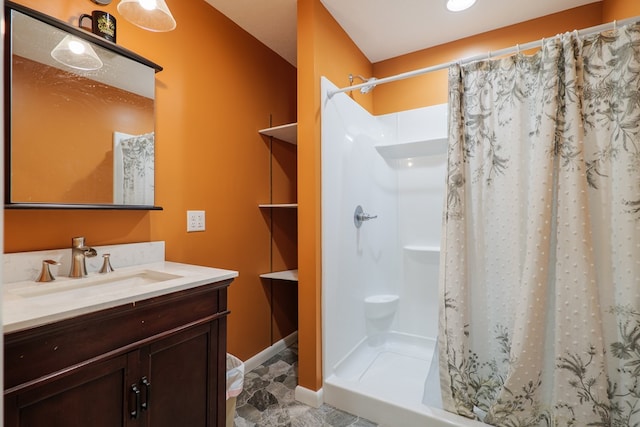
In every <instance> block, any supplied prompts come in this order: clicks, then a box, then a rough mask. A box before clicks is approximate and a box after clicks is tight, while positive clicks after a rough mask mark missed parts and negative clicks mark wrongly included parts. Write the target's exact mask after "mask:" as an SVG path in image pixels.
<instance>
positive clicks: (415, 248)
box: [404, 245, 440, 252]
mask: <svg viewBox="0 0 640 427" xmlns="http://www.w3.org/2000/svg"><path fill="white" fill-rule="evenodd" d="M404 250H405V251H411V252H440V247H439V246H425V245H407V246H404Z"/></svg>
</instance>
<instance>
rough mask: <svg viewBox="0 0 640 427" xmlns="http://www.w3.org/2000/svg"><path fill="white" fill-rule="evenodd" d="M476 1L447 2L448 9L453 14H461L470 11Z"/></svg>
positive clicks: (454, 0) (458, 0)
mask: <svg viewBox="0 0 640 427" xmlns="http://www.w3.org/2000/svg"><path fill="white" fill-rule="evenodd" d="M475 2H476V0H447V9H449V10H450V11H451V12H460V11H462V10H465V9H469V8H470V7H471V6H473V4H474V3H475Z"/></svg>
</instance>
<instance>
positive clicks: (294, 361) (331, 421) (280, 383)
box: [235, 344, 377, 427]
mask: <svg viewBox="0 0 640 427" xmlns="http://www.w3.org/2000/svg"><path fill="white" fill-rule="evenodd" d="M297 374H298V347H297V344H294V345H293V346H291V347H289V348H286V349H285V350H283V351H281V352H280V353H279V354H277V355H275V356H274V357H272V358H271V359H269V360H268V361H267V362H265V363H264V364H263V365H260V366H258V367H257V368H255V369H254V370H252V371H251V372H247V373H245V377H244V386H243V390H242V393H241V394H240V396H238V400H237V403H236V417H235V427H254V426H256V427H275V426H285V427H376V426H377V425H376V424H374V423H372V422H371V421H368V420H365V419H363V418H359V417H357V416H355V415H351V414H348V413H346V412H343V411H340V410H338V409H336V408H333V407H331V406H329V405H322V406H321V407H320V408H318V409H316V408H312V407H310V406H306V405H303V404H302V403H300V402H296V400H295V399H294V392H295V388H296V385H297V383H298V376H297Z"/></svg>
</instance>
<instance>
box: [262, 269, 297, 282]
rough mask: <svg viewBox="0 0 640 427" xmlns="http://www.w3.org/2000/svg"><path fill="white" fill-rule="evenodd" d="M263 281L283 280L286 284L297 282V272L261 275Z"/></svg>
mask: <svg viewBox="0 0 640 427" xmlns="http://www.w3.org/2000/svg"><path fill="white" fill-rule="evenodd" d="M260 277H262V278H263V279H274V280H284V281H287V282H298V270H297V269H295V270H285V271H274V272H272V273H265V274H261V275H260Z"/></svg>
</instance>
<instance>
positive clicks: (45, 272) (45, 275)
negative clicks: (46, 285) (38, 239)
mask: <svg viewBox="0 0 640 427" xmlns="http://www.w3.org/2000/svg"><path fill="white" fill-rule="evenodd" d="M50 265H60V263H59V262H58V261H54V260H52V259H45V260H44V261H42V271H40V276H38V278H37V279H36V282H53V281H54V280H56V278H55V277H53V274H51V270H50V269H49V266H50Z"/></svg>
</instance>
